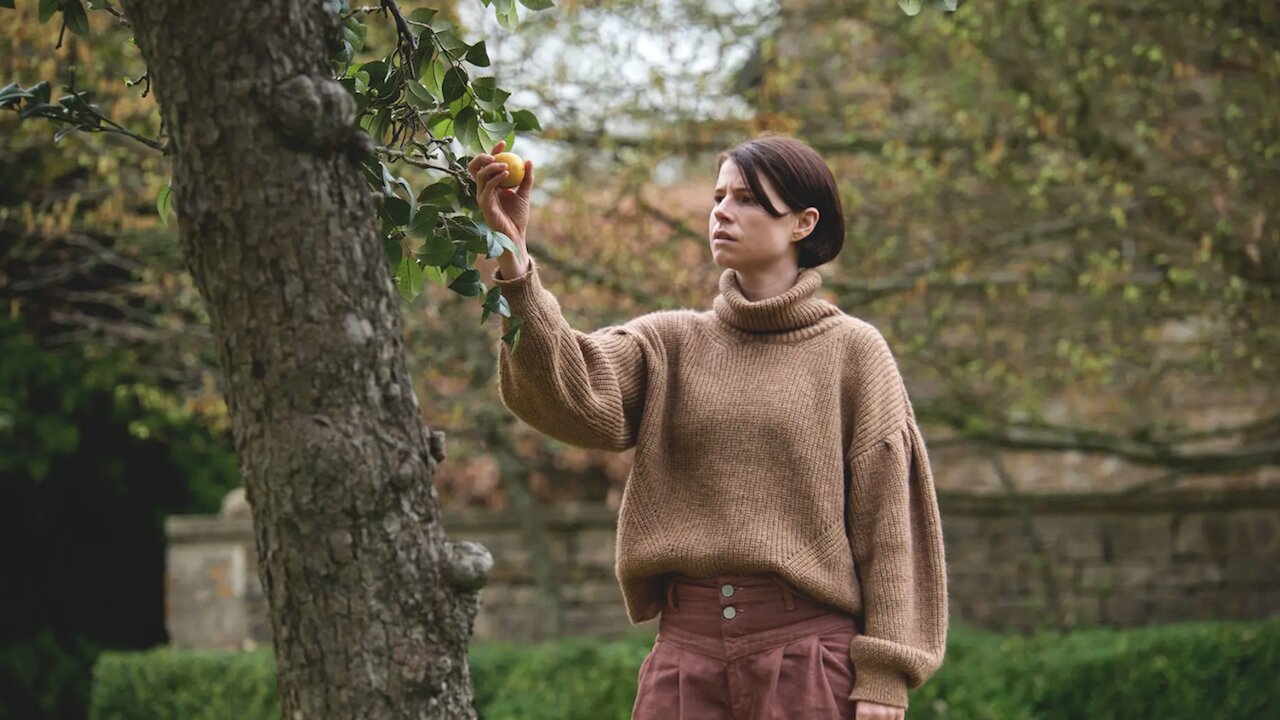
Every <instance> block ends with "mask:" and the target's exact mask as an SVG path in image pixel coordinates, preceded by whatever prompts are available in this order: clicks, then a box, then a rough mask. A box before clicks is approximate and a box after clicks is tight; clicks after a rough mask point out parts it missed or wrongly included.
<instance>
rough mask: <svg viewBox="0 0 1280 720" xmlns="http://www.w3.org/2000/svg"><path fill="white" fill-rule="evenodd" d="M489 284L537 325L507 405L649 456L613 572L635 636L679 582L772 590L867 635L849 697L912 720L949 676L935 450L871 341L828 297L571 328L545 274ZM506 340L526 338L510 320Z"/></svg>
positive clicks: (805, 293)
mask: <svg viewBox="0 0 1280 720" xmlns="http://www.w3.org/2000/svg"><path fill="white" fill-rule="evenodd" d="M494 283H495V284H496V285H498V286H500V287H501V288H502V294H503V295H504V296H505V297H506V298H507V301H508V303H509V307H510V309H511V311H512V312H513V313H514V314H516V315H519V316H521V317H523V318H524V324H523V326H522V328H521V331H520V338H519V342H518V344H517V347H516V349H515V351H514V352H512V351H511V350H510V347H509V346H508V345H506V344H505V343H502V342H499V343H498V344H499V346H500V347H499V349H498V352H499V368H498V375H499V386H498V389H499V397H500V398H501V401H502V403H503V404H504V405H505V406H506V407H507V409H508V410H510V411H511V412H512V413H514V414H515V415H516V416H517V417H519V418H520V419H522V420H524V421H525V422H526V423H528V424H529V425H531V426H532V427H534V428H536V429H537V430H539V431H541V432H543V433H545V434H546V435H549V436H551V437H553V438H556V439H558V440H561V441H563V442H565V443H569V444H572V445H575V446H579V447H587V448H603V449H609V450H615V451H621V450H625V449H628V448H631V447H634V448H635V455H634V460H633V462H632V468H631V470H630V473H629V475H628V477H627V481H626V485H625V487H624V490H623V495H622V501H621V506H620V508H619V514H618V528H617V550H616V563H617V567H616V572H617V577H618V581H619V584H620V586H621V589H622V594H623V598H624V602H625V603H626V610H627V615H628V617H629V618H630V621H631V622H632V623H633V624H635V623H640V622H643V621H645V620H649V619H652V618H654V617H656V616H657V615H658V613H659V612H660V611H661V609H662V606H663V598H664V587H665V582H666V580H667V578H668V577H669V576H670V574H672V573H680V574H684V575H690V576H693V577H714V576H716V575H732V574H746V573H774V574H777V575H778V576H780V577H781V578H783V579H784V580H785V581H786V582H788V583H790V584H791V585H792V586H793V587H794V588H796V589H797V590H800V591H802V592H804V593H806V594H808V595H810V596H811V597H813V598H815V599H817V600H819V601H821V602H824V603H827V604H829V605H831V606H834V607H836V608H839V609H842V610H845V611H847V612H849V613H850V614H851V615H853V616H854V617H855V618H856V619H859V620H860V622H859V623H858V625H859V627H860V628H861V630H862V632H861V633H860V634H859V635H858V636H857V637H856V638H855V639H854V640H853V641H852V643H851V646H850V648H849V653H850V657H851V658H852V660H853V664H854V668H855V685H854V689H853V692H852V694H851V695H850V699H851V700H868V701H872V702H877V703H881V704H885V705H894V706H897V707H903V708H905V707H907V690H908V689H909V688H914V687H917V686H919V685H920V684H921V683H923V682H924V681H925V680H926V679H927V678H928V677H929V676H930V675H931V674H932V673H933V672H934V671H935V670H936V669H937V668H938V667H939V666H940V665H941V663H942V658H943V654H944V648H945V644H946V633H947V586H946V567H945V557H944V551H943V536H942V525H941V521H940V518H939V514H938V505H937V497H936V493H935V490H934V484H933V476H932V472H931V469H930V465H929V460H928V456H927V454H926V451H925V445H924V440H923V439H922V437H921V434H920V430H919V429H918V427H917V424H916V420H915V416H914V412H913V409H912V405H911V401H910V400H909V398H908V396H907V392H906V388H905V386H904V383H903V380H902V377H901V374H900V373H899V370H898V367H897V363H896V361H895V358H894V356H893V354H892V352H891V351H890V349H889V347H888V345H887V343H886V342H885V340H884V337H883V336H882V335H881V333H880V332H879V331H878V330H877V329H876V328H875V327H874V326H872V325H871V324H869V323H868V322H866V321H863V320H860V319H858V318H855V317H852V316H850V315H847V314H845V313H843V312H842V311H841V310H840V309H839V308H837V307H836V306H835V305H833V304H831V303H829V302H827V301H826V300H823V299H822V298H820V297H818V296H817V294H816V293H817V291H818V289H819V288H820V287H821V285H822V276H821V275H820V274H819V273H818V272H817V270H815V269H812V268H806V269H802V270H801V273H800V276H799V278H798V279H797V282H796V283H795V285H793V286H792V287H791V288H790V289H789V290H787V291H786V292H784V293H782V294H780V295H776V296H774V297H771V298H766V299H763V300H759V301H750V300H748V299H746V297H745V296H744V295H743V294H742V290H741V286H740V285H739V284H738V280H737V274H736V271H734V270H733V269H726V270H725V271H724V272H723V273H722V274H721V276H720V283H719V291H720V292H719V294H718V295H717V296H716V297H715V299H714V303H713V307H712V308H711V309H709V310H694V309H675V310H659V311H656V312H652V313H649V314H646V315H642V316H640V317H637V318H635V319H633V320H630V321H628V322H626V323H625V324H621V325H611V326H608V327H604V328H601V329H598V330H596V331H594V332H582V331H578V330H575V329H573V328H572V327H570V326H569V325H568V323H567V322H566V321H565V319H564V317H563V315H562V313H561V309H560V306H559V303H558V301H557V299H556V298H555V296H554V295H553V294H552V293H551V292H550V291H548V290H547V289H546V288H545V287H543V285H542V283H541V281H540V278H539V266H538V264H537V261H536V260H534V261H533V264H532V266H531V269H530V270H528V271H527V272H525V273H524V274H523V275H520V276H519V277H516V278H509V279H507V278H503V277H502V275H501V272H500V271H499V272H497V273H496V274H495V276H494ZM502 324H503V332H504V333H506V332H509V331H510V329H511V324H510V320H509V319H508V318H503V322H502Z"/></svg>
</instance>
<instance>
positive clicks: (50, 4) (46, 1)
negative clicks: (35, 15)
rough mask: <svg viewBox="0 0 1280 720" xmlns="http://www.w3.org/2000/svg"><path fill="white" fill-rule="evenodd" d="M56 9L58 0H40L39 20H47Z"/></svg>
mask: <svg viewBox="0 0 1280 720" xmlns="http://www.w3.org/2000/svg"><path fill="white" fill-rule="evenodd" d="M57 11H58V0H40V22H49V18H51V17H53V14H54V13H55V12H57Z"/></svg>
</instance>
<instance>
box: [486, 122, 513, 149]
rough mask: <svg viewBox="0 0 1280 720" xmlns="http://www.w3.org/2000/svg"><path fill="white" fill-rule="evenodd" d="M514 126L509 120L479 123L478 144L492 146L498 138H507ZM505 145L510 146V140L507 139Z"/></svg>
mask: <svg viewBox="0 0 1280 720" xmlns="http://www.w3.org/2000/svg"><path fill="white" fill-rule="evenodd" d="M515 127H516V125H515V123H510V122H495V123H486V122H482V123H480V127H479V129H478V131H477V132H478V134H479V136H480V145H481V146H483V147H487V148H492V147H493V146H494V145H497V144H498V141H499V140H502V139H508V138H509V136H510V135H511V133H512V131H514V130H515ZM507 147H511V142H510V141H509V140H508V142H507Z"/></svg>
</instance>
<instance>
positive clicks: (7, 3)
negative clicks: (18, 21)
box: [0, 0, 17, 10]
mask: <svg viewBox="0 0 1280 720" xmlns="http://www.w3.org/2000/svg"><path fill="white" fill-rule="evenodd" d="M0 8H9V9H10V10H16V9H17V8H15V7H14V6H13V0H0Z"/></svg>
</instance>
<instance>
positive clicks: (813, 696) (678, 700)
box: [631, 574, 859, 720]
mask: <svg viewBox="0 0 1280 720" xmlns="http://www.w3.org/2000/svg"><path fill="white" fill-rule="evenodd" d="M858 632H859V629H858V626H857V623H856V622H855V621H854V618H853V617H852V616H851V615H849V614H848V613H846V612H844V611H843V610H839V609H836V608H833V607H831V606H829V605H824V604H821V603H819V602H817V601H815V600H813V599H811V598H809V597H808V596H807V595H804V594H803V593H800V592H798V591H796V590H794V589H793V588H791V587H789V586H788V585H787V584H786V583H785V582H784V581H782V580H781V579H780V578H778V577H777V576H776V575H772V574H767V575H723V576H719V577H714V578H705V579H695V578H689V577H685V576H676V577H675V578H674V579H673V580H672V581H671V582H670V584H669V585H668V588H667V602H666V606H665V608H664V609H663V611H662V614H661V618H660V619H659V621H658V634H657V637H656V638H655V639H654V643H653V650H651V651H650V652H649V655H648V656H647V657H646V658H645V659H644V662H643V663H642V664H641V665H640V675H639V688H638V691H637V693H636V701H635V705H634V706H633V707H632V710H631V718H632V720H784V719H785V720H795V719H796V718H803V719H804V720H837V719H841V720H844V719H848V720H852V718H853V710H854V703H853V701H851V700H849V695H850V694H851V693H852V692H853V677H854V675H853V673H854V669H853V661H852V660H851V659H850V657H849V643H850V641H851V640H852V639H853V638H854V636H855V635H857V633H858Z"/></svg>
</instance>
